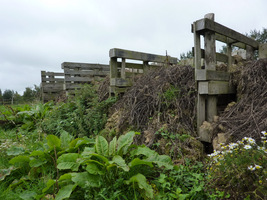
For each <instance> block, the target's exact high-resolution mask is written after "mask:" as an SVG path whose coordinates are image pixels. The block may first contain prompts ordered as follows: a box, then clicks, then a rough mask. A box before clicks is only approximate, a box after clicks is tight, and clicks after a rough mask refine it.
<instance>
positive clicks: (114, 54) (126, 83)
mask: <svg viewBox="0 0 267 200" xmlns="http://www.w3.org/2000/svg"><path fill="white" fill-rule="evenodd" d="M109 57H110V93H111V94H118V93H123V92H125V90H126V89H127V88H128V87H130V86H131V85H132V78H133V77H134V76H135V75H136V74H142V73H145V72H146V71H147V70H149V69H150V68H154V67H159V66H160V65H159V64H161V65H162V64H163V63H168V64H177V58H174V57H170V56H161V55H155V54H148V53H142V52H137V51H129V50H124V49H117V48H114V49H110V51H109ZM118 59H121V62H119V60H118ZM126 59H130V60H137V61H141V62H142V64H138V63H128V62H126Z"/></svg>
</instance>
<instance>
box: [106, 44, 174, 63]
mask: <svg viewBox="0 0 267 200" xmlns="http://www.w3.org/2000/svg"><path fill="white" fill-rule="evenodd" d="M109 57H111V58H125V59H132V60H141V61H147V62H159V63H164V62H166V60H168V62H169V63H170V64H177V60H178V59H177V58H174V57H168V58H166V56H161V55H156V54H149V53H143V52H137V51H129V50H124V49H117V48H114V49H110V50H109Z"/></svg>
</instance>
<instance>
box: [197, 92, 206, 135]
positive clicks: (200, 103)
mask: <svg viewBox="0 0 267 200" xmlns="http://www.w3.org/2000/svg"><path fill="white" fill-rule="evenodd" d="M205 120H206V99H205V96H204V95H200V94H198V97H197V127H198V130H197V131H198V133H199V127H200V126H201V125H202V123H203V122H204V121H205ZM199 136H200V135H199Z"/></svg>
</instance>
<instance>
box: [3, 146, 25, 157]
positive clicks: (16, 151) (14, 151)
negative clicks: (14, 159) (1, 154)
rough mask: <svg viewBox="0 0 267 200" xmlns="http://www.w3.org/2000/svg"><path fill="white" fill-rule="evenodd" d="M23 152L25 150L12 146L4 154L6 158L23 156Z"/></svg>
mask: <svg viewBox="0 0 267 200" xmlns="http://www.w3.org/2000/svg"><path fill="white" fill-rule="evenodd" d="M24 152H25V149H24V148H23V147H17V146H12V147H10V148H9V149H8V150H7V151H6V154H7V155H8V156H18V155H21V154H23V153H24Z"/></svg>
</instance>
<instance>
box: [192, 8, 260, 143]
mask: <svg viewBox="0 0 267 200" xmlns="http://www.w3.org/2000/svg"><path fill="white" fill-rule="evenodd" d="M192 32H193V33H194V64H195V78H196V82H197V89H198V101H197V127H198V134H199V138H200V140H201V141H204V142H209V143H210V142H211V133H209V132H207V131H205V130H202V129H201V125H202V123H203V122H204V121H209V122H211V121H213V120H214V116H216V115H217V102H218V98H219V95H220V96H223V95H225V94H232V93H235V88H233V87H232V86H231V85H230V84H229V76H230V74H229V72H228V69H229V66H230V65H231V64H232V56H231V54H232V46H237V47H239V48H242V49H245V50H246V59H253V56H254V51H255V50H258V48H259V43H258V42H256V41H255V40H253V39H251V38H248V37H246V36H245V35H242V34H240V33H238V32H236V31H234V30H232V29H230V28H227V27H225V26H223V25H221V24H219V23H217V22H215V21H214V14H212V13H211V14H207V15H205V17H204V18H203V19H200V20H197V21H195V22H194V23H193V25H192ZM200 36H203V37H204V47H205V49H201V45H200V43H201V40H200ZM216 40H218V41H221V42H224V43H226V45H227V55H225V54H220V53H216V49H215V42H216ZM201 58H204V66H202V65H201ZM217 61H220V62H224V63H227V66H228V68H227V71H218V70H216V62H217Z"/></svg>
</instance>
